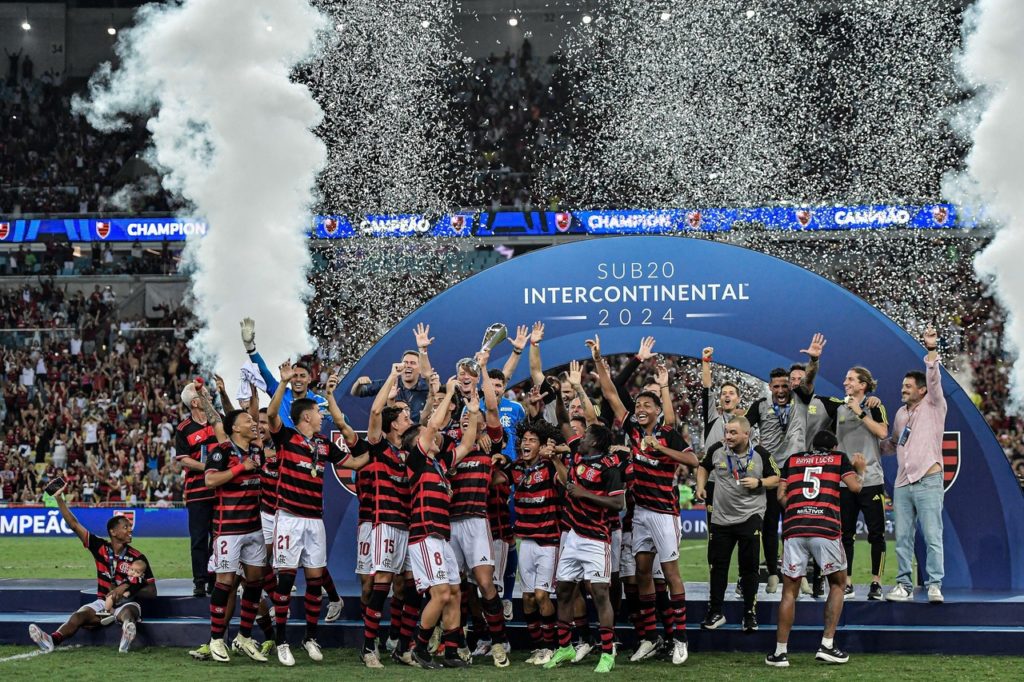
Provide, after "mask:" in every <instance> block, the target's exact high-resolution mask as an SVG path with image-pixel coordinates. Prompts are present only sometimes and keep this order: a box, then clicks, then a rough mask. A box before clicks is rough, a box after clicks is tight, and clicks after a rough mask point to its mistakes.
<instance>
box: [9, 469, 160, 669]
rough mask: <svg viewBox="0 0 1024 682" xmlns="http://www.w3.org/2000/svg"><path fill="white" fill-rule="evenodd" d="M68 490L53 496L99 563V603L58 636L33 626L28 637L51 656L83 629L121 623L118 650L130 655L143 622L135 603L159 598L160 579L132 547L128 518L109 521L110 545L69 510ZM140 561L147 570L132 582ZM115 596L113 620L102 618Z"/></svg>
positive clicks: (83, 610) (89, 606)
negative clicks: (51, 653) (66, 495)
mask: <svg viewBox="0 0 1024 682" xmlns="http://www.w3.org/2000/svg"><path fill="white" fill-rule="evenodd" d="M66 488H67V484H65V485H64V486H63V487H62V488H61V489H60V490H58V491H57V492H56V493H54V494H53V496H54V498H55V499H56V500H57V507H58V508H60V514H61V516H63V517H64V522H65V523H66V524H68V526H70V527H71V530H73V531H74V532H75V535H77V536H78V539H79V540H81V541H82V544H83V545H85V548H86V549H88V550H89V553H90V554H92V557H93V559H94V560H95V561H96V600H95V601H93V602H90V603H88V604H86V605H85V606H83V607H82V608H80V609H78V610H77V611H75V612H74V613H73V614H71V617H70V618H68V620H67V622H65V623H64V624H63V625H61V626H60V627H59V628H57V630H56V631H55V632H53V633H51V634H46V633H45V632H44V631H43V630H42V628H40V627H39V626H38V625H36V624H35V623H33V624H32V625H29V626H28V635H29V637H31V638H32V641H33V642H35V643H36V644H37V645H38V646H39V648H40V649H41V650H42V651H43V652H44V653H50V652H51V651H53V648H54V647H55V646H57V645H58V644H60V643H62V642H65V641H67V640H68V639H70V638H71V637H72V636H73V635H74V634H75V633H76V632H78V629H79V628H82V627H86V628H95V627H99V626H101V625H109V624H110V623H113V622H114V621H115V620H117V621H119V622H120V623H121V644H120V645H119V646H118V649H117V650H118V652H120V653H122V654H123V653H127V652H128V647H130V646H131V643H132V641H134V639H135V634H136V623H138V622H139V621H140V620H142V607H140V606H139V604H138V603H137V602H136V601H135V600H136V599H142V598H147V599H148V598H152V597H155V596H156V579H155V578H154V577H153V571H152V570H151V568H150V566H149V561H148V560H147V559H146V555H145V554H143V553H142V552H140V551H139V550H137V549H135V548H134V547H132V546H131V542H132V522H131V521H129V520H128V519H127V518H126V517H124V516H120V515H118V516H113V517H111V518H110V520H109V521H107V535H109V536H110V540H109V541H108V540H104V539H103V538H100V537H97V536H95V535H93V534H92V533H90V532H89V531H87V530H86V529H85V526H83V525H82V524H81V523H79V522H78V519H77V518H75V515H74V514H73V513H72V512H71V510H70V509H69V508H68V503H67V502H66V501H65V500H64V490H65V489H66ZM137 561H145V562H146V568H145V571H144V573H143V577H142V580H141V581H136V582H132V581H131V580H129V578H130V574H129V571H130V570H131V566H132V564H133V563H135V562H137ZM112 595H113V596H114V597H115V598H116V599H118V600H119V601H120V603H119V604H118V605H117V606H116V607H115V609H114V612H113V614H112V615H111V616H108V617H107V618H101V616H100V615H99V614H101V613H105V612H106V611H107V609H106V606H105V604H104V602H105V600H106V599H107V598H108V597H109V596H112Z"/></svg>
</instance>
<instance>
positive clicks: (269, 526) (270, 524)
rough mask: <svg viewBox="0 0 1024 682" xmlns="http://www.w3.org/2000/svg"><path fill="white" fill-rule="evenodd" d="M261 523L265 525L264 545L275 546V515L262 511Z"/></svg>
mask: <svg viewBox="0 0 1024 682" xmlns="http://www.w3.org/2000/svg"><path fill="white" fill-rule="evenodd" d="M260 523H261V524H263V544H264V545H272V544H274V515H273V514H268V513H267V512H265V511H261V512H260Z"/></svg>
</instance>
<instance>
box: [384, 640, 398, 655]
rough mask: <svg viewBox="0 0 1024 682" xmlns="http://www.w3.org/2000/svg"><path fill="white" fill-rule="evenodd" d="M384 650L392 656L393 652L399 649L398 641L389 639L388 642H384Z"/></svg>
mask: <svg viewBox="0 0 1024 682" xmlns="http://www.w3.org/2000/svg"><path fill="white" fill-rule="evenodd" d="M384 648H385V649H387V652H388V653H389V654H390V653H391V652H393V651H394V650H395V649H397V648H398V640H397V639H391V638H390V637H389V638H388V641H386V642H384Z"/></svg>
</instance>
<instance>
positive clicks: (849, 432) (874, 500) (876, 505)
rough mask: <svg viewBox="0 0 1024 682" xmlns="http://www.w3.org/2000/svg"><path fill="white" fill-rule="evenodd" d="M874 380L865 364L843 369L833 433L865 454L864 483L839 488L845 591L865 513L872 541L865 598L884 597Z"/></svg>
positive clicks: (880, 432) (849, 590) (884, 423)
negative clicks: (857, 488) (840, 400)
mask: <svg viewBox="0 0 1024 682" xmlns="http://www.w3.org/2000/svg"><path fill="white" fill-rule="evenodd" d="M875 388H877V384H876V382H875V379H874V377H873V376H871V372H869V371H868V370H867V369H865V368H864V367H853V368H851V369H850V370H849V371H847V372H846V378H845V379H844V380H843V390H844V391H845V392H846V401H845V403H843V404H842V405H841V406H840V407H839V408H838V410H837V413H836V437H837V438H838V439H839V449H840V450H841V451H843V452H859V453H861V454H863V455H864V460H865V461H866V463H867V468H866V469H865V470H864V485H863V486H862V487H861V490H860V492H859V493H856V494H855V493H854V492H853V491H851V490H850V489H849V487H847V486H843V487H842V488H841V490H840V507H841V508H842V516H843V549H845V550H846V561H847V564H848V565H849V567H848V568H847V570H846V578H847V580H846V595H847V597H848V598H849V597H852V596H853V594H854V590H853V549H854V544H855V543H854V540H855V539H856V534H857V516H858V515H859V514H860V513H861V512H863V513H864V524H865V525H866V526H867V528H868V544H869V545H870V546H871V587H870V589H869V591H868V599H871V600H878V599H881V598H882V567H883V566H884V565H885V476H884V474H883V473H882V456H881V455H882V449H881V440H882V439H883V438H885V437H886V436H887V435H888V432H889V420H888V419H886V416H885V407H884V406H882V405H881V403H879V405H878V406H877V407H869V406H868V398H867V397H866V395H865V394H866V393H868V392H871V391H874V390H875Z"/></svg>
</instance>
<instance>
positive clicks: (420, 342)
mask: <svg viewBox="0 0 1024 682" xmlns="http://www.w3.org/2000/svg"><path fill="white" fill-rule="evenodd" d="M413 336H415V337H416V350H418V351H419V354H420V376H421V377H429V376H430V375H431V374H433V373H434V368H433V367H431V366H430V358H429V357H427V350H428V349H429V348H430V344H432V343H433V342H434V337H433V336H431V335H430V325H429V324H423V323H422V322H420V323H419V324H417V325H416V329H415V330H413Z"/></svg>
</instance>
